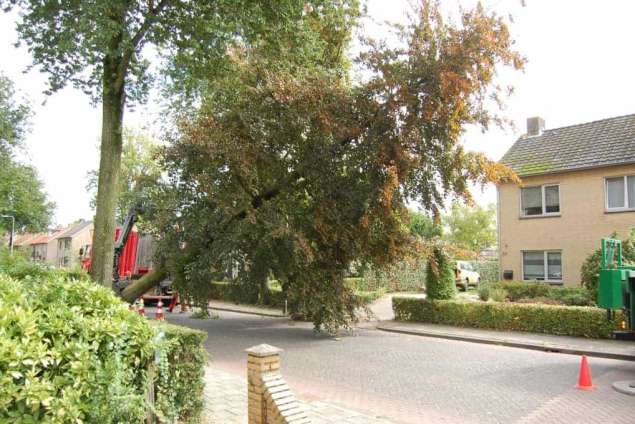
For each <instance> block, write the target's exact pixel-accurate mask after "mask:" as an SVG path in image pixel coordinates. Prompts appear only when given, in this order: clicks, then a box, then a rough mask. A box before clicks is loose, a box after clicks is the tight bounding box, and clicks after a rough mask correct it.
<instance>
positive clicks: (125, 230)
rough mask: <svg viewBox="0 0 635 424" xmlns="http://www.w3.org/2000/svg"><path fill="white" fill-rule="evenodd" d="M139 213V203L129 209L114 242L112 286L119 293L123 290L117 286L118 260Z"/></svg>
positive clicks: (140, 209) (140, 208)
mask: <svg viewBox="0 0 635 424" xmlns="http://www.w3.org/2000/svg"><path fill="white" fill-rule="evenodd" d="M141 212H142V207H141V204H140V203H138V204H136V205H134V206H133V207H132V208H130V211H129V212H128V215H127V216H126V220H125V221H124V223H123V226H122V227H121V232H119V236H118V237H117V240H116V241H115V253H114V258H113V261H112V286H113V288H115V289H116V290H118V291H121V290H122V289H123V287H121V286H120V284H119V259H120V257H121V253H122V252H123V249H124V247H125V246H126V242H127V241H128V237H129V236H130V233H131V232H132V228H133V227H134V224H135V222H137V218H138V216H139V214H140V213H141Z"/></svg>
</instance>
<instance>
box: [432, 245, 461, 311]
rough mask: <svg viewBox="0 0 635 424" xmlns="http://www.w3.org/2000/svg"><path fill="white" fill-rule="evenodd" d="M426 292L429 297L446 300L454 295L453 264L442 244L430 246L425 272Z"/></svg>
mask: <svg viewBox="0 0 635 424" xmlns="http://www.w3.org/2000/svg"><path fill="white" fill-rule="evenodd" d="M426 293H427V294H428V298H429V299H435V300H446V299H452V298H454V297H455V296H456V282H455V277H454V266H453V263H452V261H451V260H450V258H449V256H448V254H447V252H445V250H444V248H443V246H440V245H437V246H434V247H433V248H432V254H431V255H430V258H429V260H428V271H427V272H426Z"/></svg>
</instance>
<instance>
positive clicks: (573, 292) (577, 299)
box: [548, 287, 595, 306]
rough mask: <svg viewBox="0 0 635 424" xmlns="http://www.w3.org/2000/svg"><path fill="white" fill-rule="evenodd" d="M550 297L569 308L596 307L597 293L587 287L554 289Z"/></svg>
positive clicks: (550, 292)
mask: <svg viewBox="0 0 635 424" xmlns="http://www.w3.org/2000/svg"><path fill="white" fill-rule="evenodd" d="M548 297H549V298H550V299H553V300H557V301H560V302H562V303H564V304H565V305H569V306H595V293H593V292H591V291H589V290H587V289H586V287H552V288H551V290H550V291H549V296H548Z"/></svg>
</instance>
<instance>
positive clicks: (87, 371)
mask: <svg viewBox="0 0 635 424" xmlns="http://www.w3.org/2000/svg"><path fill="white" fill-rule="evenodd" d="M27 268H28V267H25V266H23V265H20V267H19V272H18V273H14V275H16V274H19V275H21V277H22V279H19V280H18V279H14V278H11V277H10V276H9V275H7V274H4V273H2V272H0V422H12V423H13V422H15V423H21V422H23V423H27V422H28V423H30V422H95V423H120V422H126V423H128V422H130V423H132V422H143V421H144V420H145V417H146V414H147V413H148V411H150V410H152V409H154V412H155V413H156V414H157V415H158V416H159V417H160V418H161V420H162V422H174V421H176V420H177V419H178V420H180V422H197V421H198V418H199V415H200V410H201V406H202V399H203V394H202V385H203V379H202V373H203V369H204V365H205V355H204V352H203V350H202V342H203V340H204V338H205V334H204V333H200V332H198V331H195V330H189V329H186V328H181V327H176V326H172V325H168V324H161V323H159V324H152V325H151V324H150V323H149V321H148V320H147V319H145V318H143V317H141V316H140V315H139V314H137V313H134V312H131V311H129V310H128V305H126V304H125V303H124V302H122V301H121V300H120V299H118V298H117V297H116V296H115V295H114V294H113V292H112V291H111V290H108V289H106V288H104V287H102V286H99V285H97V284H94V283H92V282H91V281H89V280H88V279H87V277H86V276H85V274H82V275H81V276H80V277H81V279H79V280H78V279H73V278H70V277H69V275H72V274H69V273H64V272H60V271H52V270H49V269H47V268H46V267H41V268H38V267H34V268H33V269H32V271H33V272H23V271H24V270H27ZM153 325H158V326H159V329H160V330H161V331H162V333H163V337H162V338H161V339H159V338H158V337H157V335H158V334H159V331H157V330H155V329H154V328H153ZM157 358H158V359H159V361H158V365H155V363H156V359H157ZM153 367H154V368H158V371H159V372H153V373H150V372H149V370H151V369H152V368H153ZM151 378H152V379H151ZM152 384H154V392H155V394H156V402H155V404H154V405H149V404H148V401H147V396H148V391H149V388H150V387H151V385H152ZM153 407H154V408H153Z"/></svg>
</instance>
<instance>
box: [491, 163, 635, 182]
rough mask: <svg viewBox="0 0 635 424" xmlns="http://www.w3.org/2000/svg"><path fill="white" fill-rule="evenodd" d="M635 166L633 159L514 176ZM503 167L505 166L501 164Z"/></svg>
mask: <svg viewBox="0 0 635 424" xmlns="http://www.w3.org/2000/svg"><path fill="white" fill-rule="evenodd" d="M633 164H635V158H633V159H630V160H628V161H626V162H618V163H609V164H603V165H590V166H581V167H579V168H571V169H561V170H556V171H547V172H536V173H533V174H519V173H516V175H518V176H519V177H521V178H522V177H539V176H541V175H555V174H568V173H570V172H577V171H586V170H589V169H598V168H613V167H616V166H624V165H633ZM503 165H505V164H503ZM505 166H507V167H508V168H511V169H512V170H513V169H514V168H512V167H511V166H509V165H505ZM514 172H516V171H514Z"/></svg>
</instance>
